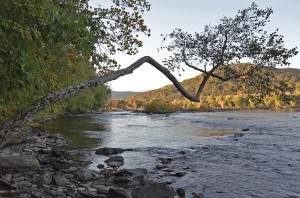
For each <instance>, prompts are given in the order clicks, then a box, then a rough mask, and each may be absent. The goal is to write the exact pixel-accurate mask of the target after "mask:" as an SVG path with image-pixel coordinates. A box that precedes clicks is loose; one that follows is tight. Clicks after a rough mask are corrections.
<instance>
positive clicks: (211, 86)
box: [111, 68, 300, 109]
mask: <svg viewBox="0 0 300 198" xmlns="http://www.w3.org/2000/svg"><path fill="white" fill-rule="evenodd" d="M275 78H276V79H275V81H279V80H280V81H283V82H285V83H286V84H287V85H288V86H289V87H291V88H292V89H293V90H294V93H293V94H294V95H299V94H300V69H296V68H283V69H276V70H275ZM201 80H202V76H201V75H198V76H196V77H194V78H190V79H187V80H184V81H182V82H181V84H182V86H183V87H184V88H185V89H186V90H187V91H189V92H190V93H193V92H195V91H197V89H198V86H199V83H200V82H201ZM248 94H249V90H248V89H245V88H242V87H239V86H238V85H237V83H236V82H235V81H227V82H221V81H219V80H217V79H215V78H212V79H210V80H209V82H208V83H207V84H206V87H205V89H204V91H203V93H202V95H201V102H200V103H193V102H190V101H188V100H187V99H185V98H184V97H183V96H182V95H181V94H180V93H179V91H178V90H177V89H176V88H175V86H174V85H173V84H170V85H167V86H164V87H162V88H159V89H155V90H150V91H146V92H143V93H140V94H137V95H135V96H132V97H129V98H127V99H125V100H117V101H112V102H111V106H112V107H117V108H125V109H126V108H127V109H136V108H140V107H144V106H145V105H146V104H147V103H149V102H151V101H164V102H166V103H168V104H169V105H171V106H174V107H176V108H179V109H185V108H200V107H201V106H202V107H203V108H204V107H205V108H211V107H212V108H214V107H218V108H225V107H230V108H239V107H253V106H256V104H254V102H253V101H251V100H250V99H249V98H248V97H247V95H248ZM296 102H297V101H295V100H294V103H293V105H296ZM262 105H264V106H283V105H284V101H282V100H281V99H279V98H277V97H273V98H270V97H268V98H266V99H265V101H264V104H262Z"/></svg>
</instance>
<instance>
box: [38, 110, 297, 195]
mask: <svg viewBox="0 0 300 198" xmlns="http://www.w3.org/2000/svg"><path fill="white" fill-rule="evenodd" d="M43 128H44V129H46V130H49V131H54V132H61V133H63V134H64V135H65V137H66V138H68V139H70V140H71V141H72V143H71V145H70V147H69V149H73V150H74V149H89V150H95V149H96V148H100V147H117V148H123V149H130V151H126V152H124V153H122V154H121V155H122V156H123V157H124V158H125V164H124V168H147V169H148V171H149V174H150V176H151V177H152V178H153V179H157V180H160V181H167V182H170V183H172V186H173V187H174V188H178V187H182V188H185V189H186V197H193V194H194V195H195V194H198V195H201V196H203V197H300V112H299V111H294V112H286V111H262V112H260V111H237V112H234V111H232V112H197V113H174V114H170V115H146V114H142V113H141V114H139V113H130V112H105V113H103V114H84V115H77V116H67V117H62V118H60V119H58V120H55V121H52V122H48V123H45V124H44V126H43ZM90 154H91V155H90V156H89V157H88V158H89V160H91V161H92V162H93V163H92V164H91V165H90V166H89V168H92V169H97V168H96V166H97V164H99V163H103V161H104V160H105V159H106V157H104V156H99V155H95V154H94V152H90ZM161 157H171V158H172V159H173V160H172V162H171V165H170V169H171V170H172V169H174V170H175V171H184V172H186V173H187V174H186V175H185V176H183V177H174V176H170V174H169V173H168V172H164V171H160V170H157V169H156V165H157V164H159V162H160V158H161Z"/></svg>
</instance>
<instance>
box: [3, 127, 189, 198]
mask: <svg viewBox="0 0 300 198" xmlns="http://www.w3.org/2000/svg"><path fill="white" fill-rule="evenodd" d="M67 145H68V141H67V140H65V139H64V137H63V136H62V135H60V134H48V133H46V132H45V131H41V130H30V132H29V134H28V136H27V137H26V138H23V139H20V140H18V141H16V143H15V144H13V145H10V146H9V147H7V148H5V149H4V150H2V151H1V153H0V197H76V198H77V197H87V198H89V197H90V198H94V197H98V198H99V197H100V198H101V197H111V198H118V197H120V198H122V197H125V198H126V197H133V198H147V197H149V198H150V197H173V196H175V195H177V196H179V197H184V193H185V191H184V189H182V188H178V189H177V192H178V193H176V191H175V190H174V189H172V188H171V187H170V186H169V185H168V184H167V182H159V181H154V180H151V179H150V178H149V175H148V170H146V169H144V168H136V169H120V168H119V167H120V166H122V165H123V164H124V158H123V157H122V156H121V155H119V153H121V152H123V151H124V150H122V149H110V148H105V149H104V150H103V149H102V150H101V149H99V150H97V152H96V153H97V154H98V155H103V156H106V157H107V160H106V165H104V164H99V165H98V170H92V169H87V168H85V167H86V165H87V164H89V163H90V162H89V161H85V160H76V159H74V158H72V157H71V156H70V155H69V154H68V151H66V150H65V149H64V148H65V147H66V146H67ZM161 160H162V162H161V163H162V164H165V166H166V164H167V163H169V159H161ZM158 168H161V167H158ZM178 174H179V173H178ZM181 174H182V175H183V173H181ZM176 176H180V175H176Z"/></svg>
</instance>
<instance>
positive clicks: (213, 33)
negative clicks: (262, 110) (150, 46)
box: [161, 3, 298, 98]
mask: <svg viewBox="0 0 300 198" xmlns="http://www.w3.org/2000/svg"><path fill="white" fill-rule="evenodd" d="M272 13H273V10H272V9H271V8H267V9H259V8H258V6H257V5H256V4H255V3H253V4H252V5H251V6H250V7H249V8H246V9H244V10H240V11H238V13H237V15H236V16H235V17H233V18H231V17H224V18H222V19H221V20H220V23H219V24H218V25H207V26H205V28H204V31H203V32H201V33H197V32H196V33H194V34H191V33H188V32H186V31H184V30H182V29H175V30H174V31H173V32H172V33H170V34H167V35H165V36H164V38H163V39H164V42H165V44H164V45H163V46H162V47H161V48H162V49H165V50H167V51H169V52H171V54H172V55H171V56H170V57H169V58H167V59H165V60H164V64H165V65H166V66H167V67H168V68H169V69H170V70H173V71H174V70H180V71H184V70H185V67H188V68H192V69H194V70H196V71H198V72H201V73H202V74H203V80H202V81H201V83H200V86H199V88H198V91H197V93H196V96H198V97H199V96H200V94H201V92H202V90H203V88H204V86H205V84H206V83H207V81H208V79H209V78H211V77H214V78H217V79H220V80H222V81H228V80H230V79H235V80H236V81H237V82H238V83H239V84H241V85H242V86H247V87H248V88H249V91H250V90H255V92H256V93H257V94H259V95H258V96H259V97H260V98H262V97H264V96H266V95H268V94H270V93H273V92H281V93H284V92H285V91H286V90H285V89H284V87H283V86H280V85H279V86H274V87H271V86H269V85H270V82H271V81H272V73H271V72H269V71H271V70H272V69H274V68H275V67H276V66H279V65H280V66H282V65H288V64H289V63H288V59H289V58H290V57H293V56H295V55H296V54H297V53H298V51H297V48H293V49H287V48H285V47H284V41H283V36H281V35H280V34H279V33H278V29H277V30H275V31H274V32H272V33H268V32H267V31H266V30H265V29H264V27H265V26H266V25H267V23H268V22H269V17H270V15H271V14H272ZM243 60H250V62H249V63H251V64H253V65H255V67H244V68H243V69H242V70H239V71H238V70H237V68H235V67H232V66H234V65H236V64H238V63H240V62H241V61H243ZM217 69H218V70H219V73H218V74H217V73H216V70H217ZM220 71H222V72H221V73H220ZM252 93H253V92H252Z"/></svg>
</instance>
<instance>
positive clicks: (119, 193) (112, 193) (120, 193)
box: [107, 188, 132, 198]
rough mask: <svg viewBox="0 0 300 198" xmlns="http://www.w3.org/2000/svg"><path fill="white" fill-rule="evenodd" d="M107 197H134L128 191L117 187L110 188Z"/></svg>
mask: <svg viewBox="0 0 300 198" xmlns="http://www.w3.org/2000/svg"><path fill="white" fill-rule="evenodd" d="M107 198H132V197H131V196H130V195H129V194H128V193H127V192H126V191H124V190H122V189H117V188H109V191H108V193H107Z"/></svg>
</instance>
